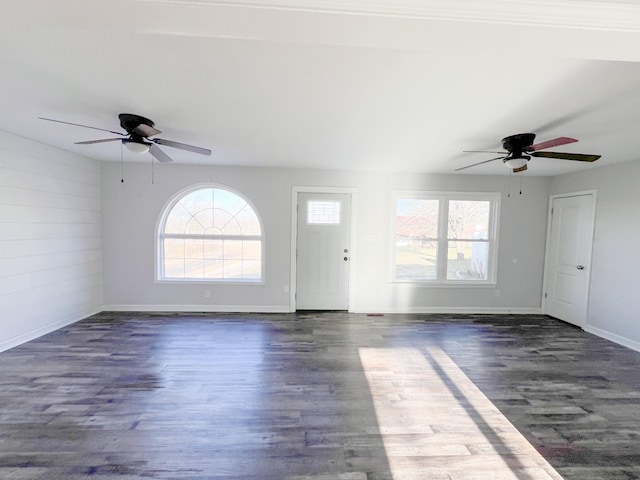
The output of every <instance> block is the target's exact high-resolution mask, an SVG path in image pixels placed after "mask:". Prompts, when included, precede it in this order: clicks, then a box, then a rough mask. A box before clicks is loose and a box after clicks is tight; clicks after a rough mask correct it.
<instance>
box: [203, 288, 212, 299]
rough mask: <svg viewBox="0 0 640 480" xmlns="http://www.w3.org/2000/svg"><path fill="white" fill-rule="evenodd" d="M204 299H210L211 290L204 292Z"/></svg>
mask: <svg viewBox="0 0 640 480" xmlns="http://www.w3.org/2000/svg"><path fill="white" fill-rule="evenodd" d="M204 298H211V290H205V291H204Z"/></svg>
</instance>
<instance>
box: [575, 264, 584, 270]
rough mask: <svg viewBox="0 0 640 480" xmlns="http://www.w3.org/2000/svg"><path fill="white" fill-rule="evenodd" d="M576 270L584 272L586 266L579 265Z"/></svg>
mask: <svg viewBox="0 0 640 480" xmlns="http://www.w3.org/2000/svg"><path fill="white" fill-rule="evenodd" d="M576 268H577V269H578V270H584V265H578V266H576Z"/></svg>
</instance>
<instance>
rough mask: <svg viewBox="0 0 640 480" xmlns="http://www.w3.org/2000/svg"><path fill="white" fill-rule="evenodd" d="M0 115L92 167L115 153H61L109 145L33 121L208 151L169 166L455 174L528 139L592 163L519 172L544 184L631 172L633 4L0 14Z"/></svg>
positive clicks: (636, 50) (13, 6)
mask: <svg viewBox="0 0 640 480" xmlns="http://www.w3.org/2000/svg"><path fill="white" fill-rule="evenodd" d="M425 4H427V5H425ZM0 106H1V107H0V129H1V130H5V131H8V132H11V133H14V134H18V135H21V136H24V137H27V138H31V139H34V140H37V141H40V142H43V143H46V144H49V145H53V146H56V147H59V148H63V149H65V150H69V151H72V152H75V153H79V154H83V155H86V156H89V157H92V158H97V159H99V160H112V161H115V160H120V147H119V146H118V144H117V143H106V144H99V145H74V144H73V142H75V141H83V140H91V139H96V138H107V137H109V136H111V135H110V134H108V133H106V132H97V131H93V130H89V129H83V128H77V127H72V126H67V125H61V124H55V123H51V122H45V121H42V120H38V118H37V117H39V116H44V117H51V118H57V119H60V120H64V121H69V122H73V123H80V124H86V125H91V126H95V127H99V128H105V129H110V130H120V128H119V124H118V119H117V114H118V113H121V112H129V113H136V114H139V115H143V116H146V117H149V118H151V119H153V120H154V121H155V123H156V127H157V128H158V129H160V130H162V132H163V133H162V134H160V135H159V137H161V138H166V139H170V140H176V141H179V142H185V143H191V144H195V145H199V146H203V147H209V148H212V149H213V156H212V157H201V156H198V155H195V154H192V153H187V152H182V151H179V150H175V149H171V148H168V147H163V149H164V151H165V152H166V153H168V154H170V155H171V156H172V157H173V158H174V159H175V161H176V162H177V163H202V164H212V165H246V166H267V167H268V166H286V167H301V168H310V167H313V168H336V169H356V170H373V171H407V172H428V173H452V172H453V170H454V169H455V168H458V167H461V166H464V165H467V164H470V163H474V162H479V161H482V160H485V159H488V158H491V157H492V155H491V154H486V155H485V154H469V153H466V154H463V153H462V151H463V150H470V149H473V150H475V149H483V150H484V149H488V150H496V149H501V145H500V139H501V138H502V137H504V136H507V135H510V134H514V133H522V132H527V131H532V132H535V133H537V134H538V136H537V140H539V141H542V140H545V139H549V138H553V137H557V136H570V137H575V138H578V139H579V140H580V141H579V143H575V144H572V145H568V146H565V147H558V148H555V149H554V150H555V151H569V152H575V153H597V154H601V155H602V158H601V159H600V160H599V161H598V162H595V163H594V164H583V163H579V162H570V161H563V160H552V159H543V158H535V159H533V160H532V161H531V163H530V165H529V170H528V172H527V174H528V175H557V174H562V173H567V172H572V171H577V170H580V169H588V168H596V167H598V166H603V165H608V164H612V163H614V162H621V161H626V160H633V159H637V158H639V156H638V154H637V152H638V151H640V148H639V147H640V135H637V129H638V126H640V1H638V0H634V1H631V0H627V1H622V0H620V1H616V0H607V1H603V0H600V1H597V2H596V1H586V0H584V1H576V0H562V1H552V0H548V1H543V0H528V1H527V0H483V1H482V2H479V1H477V0H438V1H434V0H430V1H425V0H422V1H420V0H377V1H355V0H342V1H340V0H334V1H329V0H324V1H321V0H247V1H241V0H227V1H214V0H108V1H107V0H103V1H99V0H56V1H55V2H53V1H51V0H2V2H1V4H0ZM132 155H133V154H130V153H129V152H126V153H125V159H127V160H138V158H134V157H133V156H132ZM508 172H509V170H508V169H507V168H505V167H504V166H503V165H501V162H499V161H496V162H492V163H490V164H486V165H482V166H478V167H476V168H472V169H468V170H464V172H460V173H459V174H460V175H462V174H480V175H483V174H508Z"/></svg>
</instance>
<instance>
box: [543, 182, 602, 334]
mask: <svg viewBox="0 0 640 480" xmlns="http://www.w3.org/2000/svg"><path fill="white" fill-rule="evenodd" d="M583 195H591V196H592V197H593V213H592V215H593V218H592V220H593V231H592V232H591V238H590V240H591V245H590V246H589V268H588V270H587V281H586V284H587V296H586V299H585V305H583V315H584V319H583V320H584V322H583V323H582V324H581V325H579V327H580V328H582V329H583V330H584V329H585V328H586V327H587V325H588V323H589V297H590V296H591V270H592V266H593V241H594V236H595V230H596V229H595V225H596V210H597V206H598V191H597V190H581V191H579V192H568V193H556V194H553V195H550V196H549V205H548V212H547V240H546V242H547V243H546V245H545V249H544V274H543V277H542V302H541V312H542V313H543V314H545V315H546V313H547V299H546V297H545V293H546V291H547V286H548V284H549V283H548V282H549V280H548V276H549V260H550V259H549V250H550V249H551V225H552V222H553V216H552V213H551V212H552V209H553V202H554V201H555V200H556V199H557V198H567V197H580V196H583Z"/></svg>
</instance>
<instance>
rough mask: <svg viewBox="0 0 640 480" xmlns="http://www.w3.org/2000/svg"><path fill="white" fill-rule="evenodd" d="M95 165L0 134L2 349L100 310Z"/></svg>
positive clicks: (98, 198)
mask: <svg viewBox="0 0 640 480" xmlns="http://www.w3.org/2000/svg"><path fill="white" fill-rule="evenodd" d="M100 210H101V191H100V167H99V164H98V162H96V161H94V160H91V159H88V158H85V157H80V156H77V155H73V154H70V153H68V152H64V151H62V150H58V149H54V148H51V147H48V146H46V145H42V144H38V143H36V142H32V141H29V140H26V139H24V138H21V137H17V136H14V135H10V134H7V133H4V132H0V350H4V349H6V348H11V347H13V346H15V345H18V344H19V343H22V342H24V341H27V340H30V339H32V338H35V337H37V336H39V335H41V334H44V333H47V332H49V331H51V330H54V329H56V328H59V327H61V326H63V325H66V324H68V323H71V322H73V321H76V320H79V319H81V318H83V317H85V316H87V315H90V314H92V313H94V312H96V311H99V310H100V308H101V305H102V238H101V236H102V232H101V212H100Z"/></svg>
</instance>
